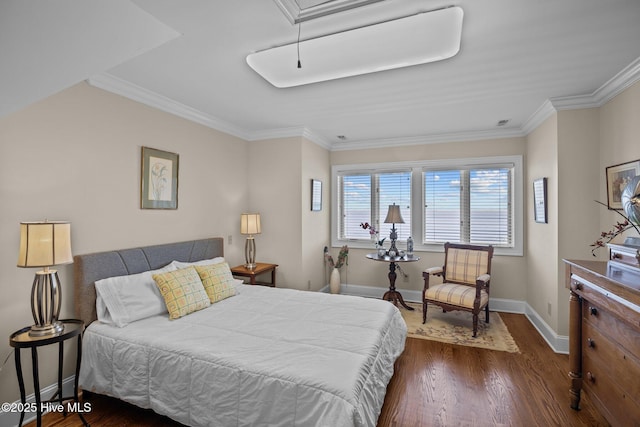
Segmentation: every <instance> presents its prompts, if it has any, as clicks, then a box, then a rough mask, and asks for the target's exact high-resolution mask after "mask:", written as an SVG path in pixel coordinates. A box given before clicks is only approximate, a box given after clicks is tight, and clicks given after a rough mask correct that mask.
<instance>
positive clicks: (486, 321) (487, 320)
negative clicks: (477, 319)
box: [484, 304, 489, 323]
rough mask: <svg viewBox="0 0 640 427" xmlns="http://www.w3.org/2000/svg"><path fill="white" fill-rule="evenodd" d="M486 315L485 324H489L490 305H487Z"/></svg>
mask: <svg viewBox="0 0 640 427" xmlns="http://www.w3.org/2000/svg"><path fill="white" fill-rule="evenodd" d="M484 313H485V321H484V323H489V304H487V305H486V306H485V308H484Z"/></svg>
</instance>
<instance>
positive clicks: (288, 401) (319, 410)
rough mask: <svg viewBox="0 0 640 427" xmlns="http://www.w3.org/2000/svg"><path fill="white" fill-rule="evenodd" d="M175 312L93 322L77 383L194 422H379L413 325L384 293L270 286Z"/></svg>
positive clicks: (245, 288)
mask: <svg viewBox="0 0 640 427" xmlns="http://www.w3.org/2000/svg"><path fill="white" fill-rule="evenodd" d="M239 288H240V292H239V294H238V295H236V296H234V297H231V298H228V299H226V300H223V301H220V302H218V303H216V304H213V305H212V306H211V307H208V308H206V309H204V310H200V311H198V312H195V313H192V314H189V315H188V316H185V317H183V318H180V319H177V320H169V319H168V316H167V315H166V314H165V315H157V316H153V317H149V318H146V319H142V320H138V321H136V322H133V323H131V324H129V325H128V326H126V327H124V328H118V327H115V326H112V325H106V324H101V323H100V322H98V321H96V322H93V323H92V324H91V325H89V327H88V328H87V329H86V331H85V334H84V338H83V353H82V357H83V359H82V367H81V371H80V377H79V384H80V386H81V388H82V389H84V390H89V391H93V392H97V393H101V394H106V395H109V396H114V397H116V398H119V399H121V400H124V401H127V402H130V403H133V404H135V405H137V406H139V407H142V408H150V409H152V410H154V411H155V412H157V413H159V414H162V415H166V416H169V417H170V418H172V419H174V420H176V421H178V422H180V423H183V424H186V425H190V426H224V427H229V426H252V425H268V426H331V427H337V426H375V425H376V422H377V419H378V416H379V414H380V409H381V407H382V404H383V402H384V396H385V393H386V387H387V384H388V382H389V380H390V379H391V377H392V375H393V365H394V362H395V360H396V359H397V357H398V356H399V355H400V354H401V353H402V351H403V349H404V343H405V338H406V333H407V329H406V324H405V322H404V320H403V319H402V316H401V315H400V312H399V311H398V309H397V308H396V307H395V306H394V305H393V304H390V303H389V302H387V301H382V300H376V299H367V298H361V297H352V296H345V295H330V294H325V293H318V292H306V291H297V290H291V289H279V288H266V287H262V286H249V285H243V286H239Z"/></svg>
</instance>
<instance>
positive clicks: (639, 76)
mask: <svg viewBox="0 0 640 427" xmlns="http://www.w3.org/2000/svg"><path fill="white" fill-rule="evenodd" d="M638 81H640V58H637V59H636V60H635V61H633V62H632V63H631V64H629V65H628V66H627V67H625V68H624V69H623V70H622V71H620V72H619V73H618V74H616V75H615V76H614V77H612V78H611V79H609V80H608V81H607V82H606V83H604V84H603V85H602V86H600V87H599V88H598V89H596V90H595V91H594V92H593V93H591V94H587V95H576V96H564V97H556V98H550V99H548V100H546V101H545V102H543V103H542V105H541V106H540V107H538V109H537V110H536V111H535V112H534V113H533V114H532V115H531V116H530V117H529V118H528V119H527V120H526V121H525V123H524V125H523V126H522V127H520V128H499V129H491V130H479V131H465V132H451V133H441V134H431V135H420V136H410V137H398V138H383V139H368V140H357V141H346V142H332V141H330V140H327V139H326V138H323V137H322V136H320V135H319V134H317V133H316V132H314V131H313V130H311V129H309V128H307V127H304V126H300V127H288V128H278V129H265V130H260V131H250V130H247V129H243V128H241V127H239V126H237V125H235V124H233V123H229V122H227V121H225V120H222V119H219V118H217V117H214V116H212V115H209V114H205V113H203V112H201V111H198V110H196V109H194V108H191V107H189V106H186V105H184V104H181V103H179V102H176V101H174V100H172V99H169V98H167V97H165V96H162V95H159V94H157V93H155V92H152V91H150V90H147V89H144V88H142V87H140V86H137V85H135V84H132V83H130V82H127V81H125V80H122V79H120V78H118V77H115V76H113V75H111V74H108V73H102V74H99V75H96V76H93V77H91V78H89V79H88V80H87V82H88V83H89V84H90V85H91V86H94V87H97V88H100V89H103V90H106V91H108V92H112V93H115V94H118V95H121V96H124V97H126V98H129V99H132V100H134V101H137V102H140V103H142V104H145V105H148V106H150V107H153V108H157V109H159V110H162V111H164V112H167V113H169V114H173V115H176V116H178V117H182V118H184V119H187V120H190V121H193V122H195V123H199V124H201V125H203V126H207V127H209V128H212V129H216V130H218V131H221V132H225V133H228V134H230V135H233V136H235V137H238V138H241V139H244V140H245V141H261V140H267V139H275V138H291V137H302V138H305V139H307V140H309V141H311V142H313V143H315V144H317V145H319V146H320V147H323V148H325V149H327V150H329V151H346V150H361V149H371V148H387V147H392V146H393V147H397V146H402V145H421V144H438V143H445V142H456V141H478V140H486V139H498V138H513V137H522V136H527V135H528V134H529V133H531V132H532V131H533V130H535V129H536V128H537V127H538V126H540V125H541V124H542V123H543V122H544V121H545V120H546V119H547V118H549V117H551V116H552V115H553V114H555V113H557V112H558V111H561V110H575V109H583V108H597V107H601V106H603V105H604V104H606V103H607V102H609V101H610V100H611V99H613V98H614V97H615V96H616V95H618V94H620V93H621V92H623V91H624V90H625V89H627V88H628V87H630V86H632V85H633V84H635V83H636V82H638Z"/></svg>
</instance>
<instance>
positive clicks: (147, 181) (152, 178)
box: [140, 147, 179, 209]
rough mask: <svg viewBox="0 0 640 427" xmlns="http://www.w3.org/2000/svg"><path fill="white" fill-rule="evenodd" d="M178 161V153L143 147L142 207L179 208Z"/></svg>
mask: <svg viewBox="0 0 640 427" xmlns="http://www.w3.org/2000/svg"><path fill="white" fill-rule="evenodd" d="M178 161H179V156H178V154H176V153H170V152H168V151H162V150H156V149H155V148H149V147H142V167H141V171H142V172H141V178H140V182H141V192H140V207H141V208H142V209H178Z"/></svg>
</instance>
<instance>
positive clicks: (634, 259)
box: [607, 244, 640, 268]
mask: <svg viewBox="0 0 640 427" xmlns="http://www.w3.org/2000/svg"><path fill="white" fill-rule="evenodd" d="M607 246H609V259H611V261H615V262H619V263H621V264H624V265H628V266H631V267H635V268H640V250H639V249H637V248H635V247H630V246H624V245H613V244H609V245H607Z"/></svg>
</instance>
